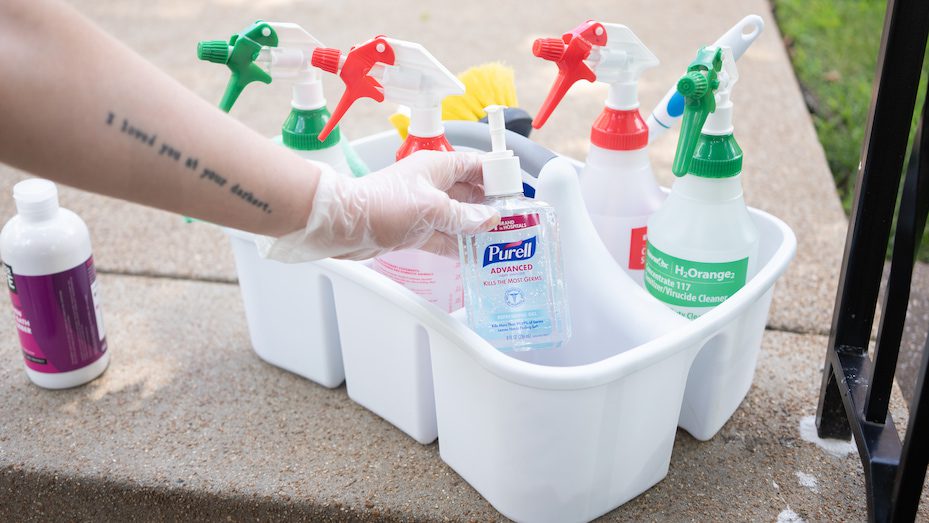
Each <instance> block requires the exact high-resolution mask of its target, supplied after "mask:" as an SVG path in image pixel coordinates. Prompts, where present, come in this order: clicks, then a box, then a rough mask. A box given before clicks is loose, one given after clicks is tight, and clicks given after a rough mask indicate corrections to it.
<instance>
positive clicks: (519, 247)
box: [483, 236, 536, 267]
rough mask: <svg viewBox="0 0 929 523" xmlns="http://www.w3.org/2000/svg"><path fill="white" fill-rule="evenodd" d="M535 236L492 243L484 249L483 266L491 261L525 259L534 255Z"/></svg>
mask: <svg viewBox="0 0 929 523" xmlns="http://www.w3.org/2000/svg"><path fill="white" fill-rule="evenodd" d="M535 241H536V237H535V236H533V237H532V238H526V239H525V240H519V241H515V242H509V243H492V244H490V245H488V246H487V247H486V248H485V249H484V265H483V266H484V267H487V266H488V265H490V264H492V263H501V262H513V261H525V260H528V259H530V258H532V257H533V256H534V255H535Z"/></svg>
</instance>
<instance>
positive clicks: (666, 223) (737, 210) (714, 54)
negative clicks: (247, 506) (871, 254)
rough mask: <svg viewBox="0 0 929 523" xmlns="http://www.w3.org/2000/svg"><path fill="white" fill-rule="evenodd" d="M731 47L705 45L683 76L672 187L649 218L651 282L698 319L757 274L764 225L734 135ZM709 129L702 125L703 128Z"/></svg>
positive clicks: (678, 309) (648, 268)
mask: <svg viewBox="0 0 929 523" xmlns="http://www.w3.org/2000/svg"><path fill="white" fill-rule="evenodd" d="M738 79H739V75H738V71H737V70H736V67H735V60H734V59H733V55H732V50H731V49H729V48H718V47H706V48H703V49H701V50H700V51H699V52H698V53H697V58H696V59H695V60H694V61H693V62H692V63H691V64H690V67H688V69H687V73H686V74H685V75H684V76H683V77H681V79H680V80H679V81H678V83H677V90H678V92H680V93H681V95H682V96H683V97H684V100H685V105H684V118H683V122H682V124H681V135H680V139H679V141H678V144H677V153H676V154H675V156H674V164H673V165H672V171H673V172H674V174H675V176H677V177H678V178H677V179H676V180H675V181H674V184H673V185H672V187H671V194H670V195H669V196H668V199H667V200H666V201H665V203H664V205H662V207H661V209H659V210H658V211H657V212H656V213H655V214H654V215H652V217H651V219H649V221H648V231H649V238H648V252H647V260H646V265H645V288H646V289H647V290H648V291H649V292H650V293H651V294H652V295H653V296H655V297H656V298H658V299H659V300H661V301H663V302H664V303H666V304H667V305H669V306H670V307H671V308H672V309H674V310H675V311H676V312H678V313H679V314H681V315H682V316H684V317H686V318H689V319H694V318H697V317H699V316H701V315H703V314H704V313H706V312H708V311H709V310H711V309H712V308H713V307H715V306H717V305H719V304H720V303H722V302H723V301H725V300H726V299H727V298H729V297H730V296H732V295H733V294H734V293H735V292H736V291H738V290H739V289H740V288H742V286H744V285H745V282H746V281H747V280H748V279H749V278H751V277H752V276H753V275H754V272H755V270H756V265H757V257H758V256H757V255H758V230H757V228H756V227H755V224H754V222H753V221H752V218H751V216H750V215H749V213H748V208H747V207H746V206H745V200H744V199H743V197H742V182H741V172H742V149H741V148H740V147H739V144H738V143H737V142H736V140H735V137H734V136H733V134H732V131H733V127H732V100H731V96H732V88H733V86H734V85H735V84H736V82H737V81H738ZM701 129H702V132H701Z"/></svg>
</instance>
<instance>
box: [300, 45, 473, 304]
mask: <svg viewBox="0 0 929 523" xmlns="http://www.w3.org/2000/svg"><path fill="white" fill-rule="evenodd" d="M313 65H315V66H316V67H319V68H320V69H322V70H324V71H327V72H330V73H333V74H338V75H339V77H340V78H341V79H342V81H343V82H344V83H345V93H344V94H343V95H342V98H341V99H340V100H339V103H338V105H337V106H336V108H335V110H334V111H333V113H332V118H331V119H330V120H329V122H328V123H327V124H326V127H325V128H324V129H323V130H322V132H321V133H320V135H319V139H320V140H325V139H326V137H327V136H328V135H329V132H330V131H331V130H332V129H333V128H334V127H335V125H336V124H337V123H338V122H339V120H341V119H342V117H343V116H344V115H345V112H346V111H348V108H349V107H351V105H352V104H353V103H355V101H356V100H358V99H359V98H371V99H372V100H374V101H376V102H383V101H388V102H392V103H397V104H402V105H405V106H407V107H409V109H410V127H409V134H408V135H407V137H406V139H405V140H404V141H403V144H402V145H401V146H400V148H399V149H398V150H397V155H396V158H397V160H400V159H402V158H405V157H407V156H409V155H411V154H413V153H414V152H416V151H418V150H433V151H451V150H452V146H451V144H449V143H448V140H447V139H446V138H445V128H444V127H443V126H442V100H443V99H444V98H445V97H446V96H449V95H454V94H459V95H460V94H464V85H462V83H461V82H460V81H458V79H457V78H456V77H455V75H453V74H452V73H451V72H449V70H448V69H446V68H445V67H444V66H442V64H440V63H439V62H438V60H436V59H435V57H433V56H432V55H431V54H430V53H429V52H428V51H426V49H425V48H423V46H421V45H419V44H416V43H413V42H406V41H403V40H396V39H393V38H387V37H384V36H378V37H376V38H373V39H372V40H369V41H367V42H364V43H361V44H358V45H356V46H355V47H353V48H352V49H351V50H350V51H349V52H348V53H346V54H344V55H343V54H342V53H341V52H340V51H339V50H338V49H326V48H319V49H316V50H315V51H314V52H313ZM371 267H372V268H373V269H374V270H375V271H377V272H379V273H381V274H383V275H384V276H387V277H388V278H390V279H392V280H394V281H395V282H397V283H400V284H401V285H403V286H405V287H407V288H408V289H410V290H411V291H413V292H415V293H416V294H418V295H420V296H422V297H423V298H425V299H426V300H428V301H429V302H430V303H433V304H435V305H436V306H438V307H439V308H441V309H444V310H446V311H449V312H451V311H453V310H456V309H460V308H461V307H462V305H463V304H464V296H463V288H462V283H461V270H460V269H461V266H460V264H459V263H458V262H457V261H455V260H451V259H448V258H444V257H441V256H436V255H434V254H431V253H427V252H425V251H419V250H406V251H398V252H392V253H388V254H385V255H383V256H380V257H378V258H376V259H374V261H373V264H372V266H371Z"/></svg>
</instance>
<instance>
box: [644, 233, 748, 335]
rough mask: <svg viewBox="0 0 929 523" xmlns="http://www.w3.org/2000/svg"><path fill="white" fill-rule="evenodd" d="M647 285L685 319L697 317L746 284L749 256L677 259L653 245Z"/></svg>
mask: <svg viewBox="0 0 929 523" xmlns="http://www.w3.org/2000/svg"><path fill="white" fill-rule="evenodd" d="M646 256H647V259H646V262H645V288H646V289H647V290H648V292H650V293H651V294H652V296H654V297H656V298H658V299H659V300H661V301H663V302H664V303H667V304H668V305H670V306H671V308H672V309H674V310H675V311H677V312H678V314H680V315H682V316H684V317H685V318H689V319H695V318H698V317H700V316H701V315H703V314H704V313H706V312H707V311H709V310H710V309H712V308H713V307H715V306H717V305H719V304H720V303H722V302H724V301H726V299H728V298H729V297H730V296H732V295H733V294H735V292H736V291H738V290H739V289H741V288H742V287H743V286H744V285H745V279H746V276H747V274H748V258H742V259H741V260H734V261H731V262H722V263H710V262H695V261H690V260H683V259H681V258H675V257H674V256H671V255H668V254H666V253H664V252H661V251H660V250H658V249H656V248H655V246H654V245H651V244H649V245H648V248H647V251H646Z"/></svg>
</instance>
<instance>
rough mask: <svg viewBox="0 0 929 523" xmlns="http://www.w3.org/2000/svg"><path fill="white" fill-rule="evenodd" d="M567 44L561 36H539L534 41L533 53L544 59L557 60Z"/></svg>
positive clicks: (562, 54)
mask: <svg viewBox="0 0 929 523" xmlns="http://www.w3.org/2000/svg"><path fill="white" fill-rule="evenodd" d="M566 47H567V46H566V45H565V43H564V40H562V39H561V38H538V39H536V41H535V42H533V43H532V54H533V55H534V56H538V57H539V58H541V59H543V60H549V61H551V62H557V61H558V60H561V57H562V56H564V52H565V48H566Z"/></svg>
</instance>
